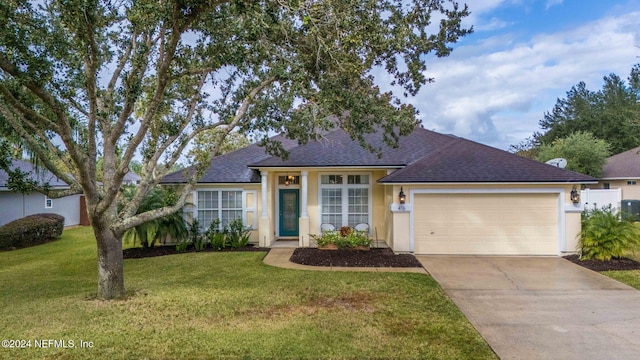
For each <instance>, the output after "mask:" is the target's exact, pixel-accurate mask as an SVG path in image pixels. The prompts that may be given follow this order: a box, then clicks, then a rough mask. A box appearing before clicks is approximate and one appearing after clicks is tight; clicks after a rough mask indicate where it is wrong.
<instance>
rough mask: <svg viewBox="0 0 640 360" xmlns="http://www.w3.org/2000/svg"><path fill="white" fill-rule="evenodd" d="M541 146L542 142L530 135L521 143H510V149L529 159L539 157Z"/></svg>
mask: <svg viewBox="0 0 640 360" xmlns="http://www.w3.org/2000/svg"><path fill="white" fill-rule="evenodd" d="M539 146H540V144H539V143H538V141H537V140H536V139H535V138H534V137H528V138H526V139H524V140H522V141H521V142H520V143H519V144H516V145H510V146H509V151H510V152H512V153H514V154H516V155H520V156H522V157H525V158H527V159H532V160H536V159H537V158H538V151H539V150H540V149H539Z"/></svg>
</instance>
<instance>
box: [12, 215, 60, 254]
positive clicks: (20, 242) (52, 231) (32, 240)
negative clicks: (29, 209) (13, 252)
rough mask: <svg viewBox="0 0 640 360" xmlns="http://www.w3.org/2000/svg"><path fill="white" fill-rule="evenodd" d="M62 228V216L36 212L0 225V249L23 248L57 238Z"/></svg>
mask: <svg viewBox="0 0 640 360" xmlns="http://www.w3.org/2000/svg"><path fill="white" fill-rule="evenodd" d="M63 229H64V217H63V216H60V215H57V214H36V215H30V216H27V217H23V218H21V219H17V220H14V221H12V222H10V223H8V224H5V225H3V226H0V249H2V250H7V249H13V248H24V247H29V246H34V245H39V244H43V243H45V242H48V241H51V240H53V239H57V238H59V237H60V235H62V230H63Z"/></svg>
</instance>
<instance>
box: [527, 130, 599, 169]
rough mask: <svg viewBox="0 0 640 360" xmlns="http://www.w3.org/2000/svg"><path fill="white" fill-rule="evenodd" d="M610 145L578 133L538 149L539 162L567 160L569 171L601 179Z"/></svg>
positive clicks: (586, 134) (587, 134)
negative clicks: (555, 159)
mask: <svg viewBox="0 0 640 360" xmlns="http://www.w3.org/2000/svg"><path fill="white" fill-rule="evenodd" d="M609 155H610V151H609V144H607V142H606V141H604V140H602V139H597V138H595V137H594V136H593V134H591V133H588V132H576V133H573V134H571V135H569V136H567V137H564V138H559V139H556V140H554V141H553V142H552V143H551V144H543V145H541V146H540V147H539V149H538V154H537V160H539V161H543V162H544V161H548V160H551V159H554V158H565V159H567V169H569V170H573V171H577V172H579V173H582V174H586V175H590V176H593V177H596V178H597V177H600V175H602V169H603V166H604V163H605V162H606V160H607V157H608V156H609Z"/></svg>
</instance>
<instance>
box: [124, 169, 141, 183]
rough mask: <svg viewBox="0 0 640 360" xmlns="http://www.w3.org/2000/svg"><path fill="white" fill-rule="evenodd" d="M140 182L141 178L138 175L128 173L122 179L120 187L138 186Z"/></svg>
mask: <svg viewBox="0 0 640 360" xmlns="http://www.w3.org/2000/svg"><path fill="white" fill-rule="evenodd" d="M140 180H142V178H141V177H140V176H139V175H138V174H136V173H134V172H132V171H129V172H128V173H126V174H124V177H123V178H122V185H138V184H140Z"/></svg>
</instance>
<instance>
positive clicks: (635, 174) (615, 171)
mask: <svg viewBox="0 0 640 360" xmlns="http://www.w3.org/2000/svg"><path fill="white" fill-rule="evenodd" d="M600 188H602V189H622V198H623V199H634V200H640V147H637V148H633V149H631V150H627V151H625V152H622V153H620V154H616V155H613V156H611V157H609V158H607V161H606V163H605V164H604V168H603V171H602V177H601V178H600Z"/></svg>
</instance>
